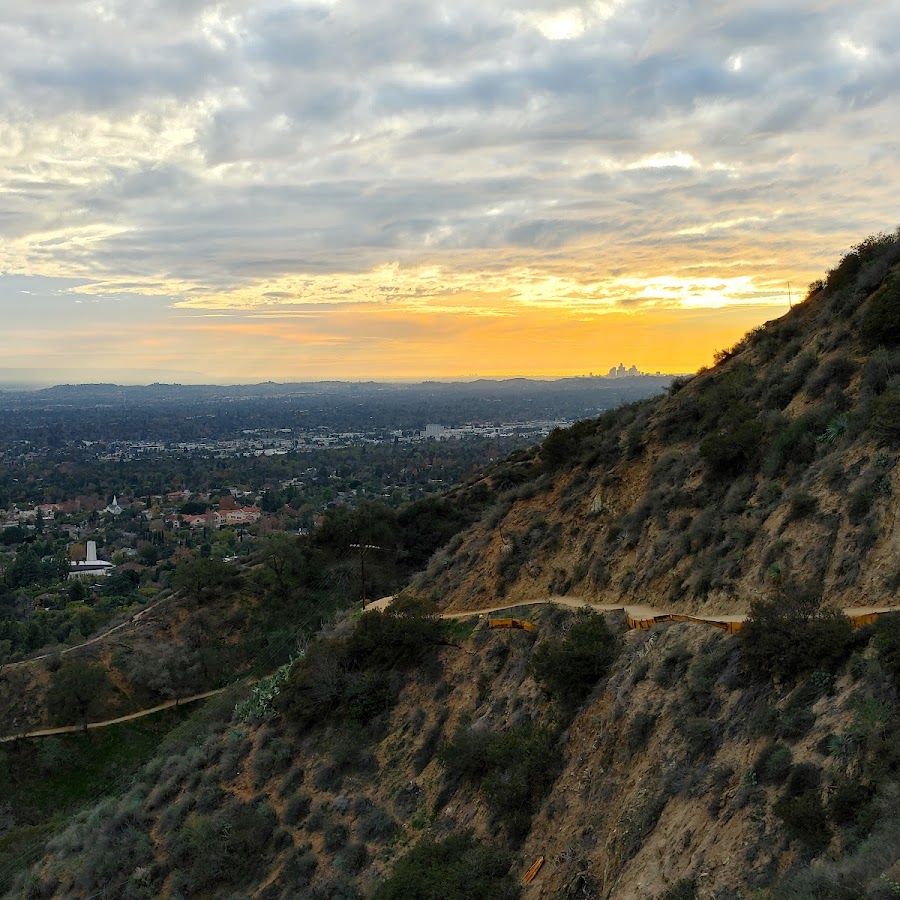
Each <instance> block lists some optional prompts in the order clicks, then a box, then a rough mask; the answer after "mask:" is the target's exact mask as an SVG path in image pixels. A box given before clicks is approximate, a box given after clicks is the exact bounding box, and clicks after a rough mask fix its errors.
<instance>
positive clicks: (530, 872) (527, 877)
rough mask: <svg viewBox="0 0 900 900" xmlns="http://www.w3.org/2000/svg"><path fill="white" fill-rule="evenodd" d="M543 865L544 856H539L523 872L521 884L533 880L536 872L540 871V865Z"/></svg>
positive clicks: (529, 882)
mask: <svg viewBox="0 0 900 900" xmlns="http://www.w3.org/2000/svg"><path fill="white" fill-rule="evenodd" d="M542 865H544V857H543V856H539V857H538V858H537V859H536V860H535V861H534V865H533V866H532V867H531V868H530V869H529V870H528V871H527V872H526V873H525V877H524V878H523V879H522V884H531V882H532V881H534V879H535V877H536V876H537V873H538V872H540V871H541V866H542Z"/></svg>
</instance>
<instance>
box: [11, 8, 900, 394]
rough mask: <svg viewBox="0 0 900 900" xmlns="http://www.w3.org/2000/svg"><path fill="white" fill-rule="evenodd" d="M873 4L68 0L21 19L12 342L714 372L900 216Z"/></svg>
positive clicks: (209, 360) (386, 364)
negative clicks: (131, 0) (866, 9)
mask: <svg viewBox="0 0 900 900" xmlns="http://www.w3.org/2000/svg"><path fill="white" fill-rule="evenodd" d="M852 13H853V10H852V9H851V8H850V7H849V6H848V5H847V4H845V3H842V2H837V3H829V4H821V3H818V2H814V0H807V2H803V3H798V4H793V5H792V6H791V7H790V8H778V9H776V8H771V9H758V8H757V7H756V6H755V5H753V4H749V3H742V2H738V3H720V4H712V5H710V6H709V7H704V8H698V9H693V8H677V7H672V8H667V9H660V8H658V7H657V6H656V5H654V4H651V3H646V2H641V0H628V2H626V0H609V2H587V3H577V4H572V5H570V6H565V5H560V4H557V3H543V2H538V3H533V4H527V5H526V6H521V5H513V6H506V5H504V4H488V5H485V4H474V3H472V4H469V3H463V4H462V5H459V4H457V5H455V6H454V7H453V8H452V9H450V8H443V7H440V6H434V7H432V6H429V5H416V4H413V5H410V6H403V7H400V6H394V5H392V4H387V5H381V6H379V5H376V6H374V7H373V6H372V5H371V4H369V5H366V4H356V3H352V2H346V3H337V2H325V0H323V2H310V3H295V2H282V0H267V2H264V3H255V4H250V3H247V2H242V0H228V2H225V3H217V4H211V3H206V2H202V0H198V2H196V3H190V4H173V3H170V2H162V0H161V2H160V3H158V4H156V5H154V6H153V7H152V10H151V9H149V8H148V9H137V8H133V7H126V6H123V5H120V4H118V3H116V2H113V0H109V2H104V3H101V4H99V5H94V6H88V5H85V4H71V5H68V6H67V7H66V8H64V9H61V8H59V6H58V5H55V4H52V3H49V2H46V0H40V2H36V3H35V4H33V5H32V6H31V7H30V8H29V11H28V13H27V14H26V13H24V12H23V13H21V14H18V15H17V14H10V15H9V16H7V22H6V23H5V25H4V26H3V27H4V29H5V31H6V36H7V41H6V44H7V46H8V47H9V53H8V54H7V58H6V59H5V60H4V62H3V63H2V64H0V72H2V73H3V75H4V77H3V79H0V96H2V97H3V101H4V109H5V111H6V112H5V114H4V117H3V119H2V120H0V185H2V189H3V192H4V198H5V202H6V209H5V212H4V215H3V216H2V217H0V234H2V235H3V238H4V240H3V242H2V244H0V305H2V308H3V310H4V313H5V321H4V332H3V338H2V340H0V348H2V350H3V354H4V363H5V365H6V366H7V367H9V368H12V369H19V370H26V371H27V370H34V369H37V370H46V369H48V368H57V369H64V370H67V371H68V370H71V371H75V372H76V373H81V374H80V378H79V380H82V381H92V380H98V379H107V380H117V379H120V378H121V377H122V376H123V374H124V375H125V376H126V377H128V376H127V373H129V372H146V373H150V374H151V375H156V376H162V377H171V379H172V380H177V378H176V377H175V376H178V375H179V374H181V375H183V374H185V373H186V374H187V375H188V376H189V377H191V378H196V379H197V380H199V381H202V382H213V383H226V382H227V383H241V382H251V381H255V380H268V379H271V380H299V381H303V380H330V379H343V380H356V379H376V380H377V379H428V378H438V377H439V378H458V377H464V376H465V377H468V376H471V375H472V374H473V373H477V374H478V375H479V376H483V377H499V376H501V375H506V376H508V375H510V374H515V375H528V376H537V377H548V376H550V375H553V376H556V377H564V376H569V375H578V374H587V373H588V372H590V371H595V372H597V371H598V370H602V369H603V368H604V367H608V366H610V365H615V364H617V363H618V362H619V361H620V360H622V359H628V360H629V362H630V363H634V364H635V365H637V366H638V367H639V368H640V369H642V370H644V371H652V372H655V371H676V372H692V371H696V370H697V369H698V368H700V367H702V366H704V365H708V364H709V363H710V362H711V360H712V357H713V354H714V352H715V351H717V350H721V349H724V348H726V347H728V346H731V345H732V344H734V343H735V342H736V341H737V340H739V339H740V338H741V336H742V335H743V334H745V333H746V332H747V331H749V330H751V329H753V328H755V327H757V326H759V325H761V324H763V323H764V322H766V321H769V320H771V319H774V318H778V317H779V316H781V315H783V314H784V313H785V312H786V311H787V310H788V308H789V307H790V305H791V303H796V302H799V301H801V300H802V299H803V297H804V296H805V294H806V291H807V285H808V284H809V283H810V282H811V281H813V280H815V279H817V278H820V277H822V276H823V275H824V274H825V273H826V272H827V271H828V269H829V268H831V267H832V266H834V265H835V264H836V263H837V261H838V260H839V259H840V257H841V255H842V254H843V253H845V252H847V251H848V250H849V249H850V248H851V247H852V245H853V244H854V243H855V242H856V241H858V240H859V236H860V235H861V234H866V233H874V232H880V231H885V230H887V231H891V230H892V229H893V228H894V226H895V223H896V220H897V219H898V214H897V210H898V209H900V203H898V199H900V198H898V192H897V189H896V185H897V184H898V178H897V168H898V163H897V153H896V147H897V142H896V140H895V137H894V135H893V134H892V132H891V130H890V128H888V127H886V126H885V122H890V121H894V120H895V118H894V116H893V114H892V113H891V112H890V110H891V109H892V108H894V107H895V106H896V100H895V93H894V91H893V89H892V85H893V84H894V79H895V74H896V68H897V64H896V49H895V48H894V47H893V46H892V44H891V43H890V41H888V40H887V39H886V37H885V36H886V35H890V34H891V33H895V32H896V29H897V27H898V25H900V21H898V12H897V11H896V10H892V9H890V8H887V7H884V8H879V9H874V10H872V11H871V14H870V15H867V16H865V17H862V16H856V15H852ZM848 16H850V17H851V18H849V19H848ZM848 23H849V24H848ZM63 35H70V36H72V37H71V38H64V37H62V36H63ZM40 60H44V61H43V62H41V61H40ZM150 380H159V379H158V378H151V379H150Z"/></svg>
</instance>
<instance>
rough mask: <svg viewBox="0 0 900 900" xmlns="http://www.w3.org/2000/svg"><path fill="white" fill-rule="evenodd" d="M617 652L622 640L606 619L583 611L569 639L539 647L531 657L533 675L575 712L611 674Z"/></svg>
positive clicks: (555, 698) (569, 634) (549, 642)
mask: <svg viewBox="0 0 900 900" xmlns="http://www.w3.org/2000/svg"><path fill="white" fill-rule="evenodd" d="M617 651H618V641H617V640H616V638H615V636H614V635H613V634H612V633H611V632H610V630H609V628H608V627H607V625H606V620H605V619H604V618H603V617H602V616H598V615H596V614H595V613H592V612H586V613H581V612H580V613H579V614H578V615H577V616H576V618H575V620H574V622H573V623H572V626H571V628H570V629H569V632H568V634H567V635H566V636H565V637H563V638H561V639H558V640H546V641H543V642H542V643H541V644H539V645H538V647H537V648H536V649H535V651H534V654H533V655H532V658H531V665H530V669H531V674H532V675H533V676H534V677H535V679H536V680H537V681H539V682H540V683H541V685H542V686H543V688H544V690H546V691H547V693H548V694H550V696H551V697H553V698H554V700H556V702H557V703H559V704H560V705H561V706H563V707H564V708H566V709H569V710H572V709H575V708H577V707H578V706H580V705H581V703H582V702H583V701H584V699H585V698H586V697H587V696H588V694H590V692H591V691H592V690H593V688H594V685H596V684H597V682H598V681H599V680H600V679H601V678H602V677H603V676H604V675H605V674H606V673H607V671H608V670H609V667H610V665H612V663H613V661H614V660H615V658H616V653H617Z"/></svg>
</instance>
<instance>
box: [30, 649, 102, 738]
mask: <svg viewBox="0 0 900 900" xmlns="http://www.w3.org/2000/svg"><path fill="white" fill-rule="evenodd" d="M110 686H111V682H110V680H109V676H108V675H107V674H106V669H104V668H103V666H101V665H97V664H92V663H89V662H87V661H86V660H83V659H71V658H69V659H67V660H66V661H65V662H64V663H63V664H62V665H61V666H60V667H59V669H58V670H57V671H56V672H55V673H54V674H53V676H52V678H51V681H50V689H49V690H48V691H47V698H46V701H45V702H46V705H47V711H48V712H49V713H50V717H51V718H52V719H53V720H54V721H55V722H57V723H58V724H61V725H70V724H73V722H72V720H73V719H74V720H75V721H76V722H79V723H81V725H82V727H83V728H84V730H85V731H87V725H88V719H89V718H90V716H91V715H92V714H94V713H96V712H97V711H98V710H99V709H100V708H101V707H102V705H103V697H104V694H105V692H106V690H107V689H108V688H109V687H110Z"/></svg>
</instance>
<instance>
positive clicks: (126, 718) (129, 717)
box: [0, 688, 228, 744]
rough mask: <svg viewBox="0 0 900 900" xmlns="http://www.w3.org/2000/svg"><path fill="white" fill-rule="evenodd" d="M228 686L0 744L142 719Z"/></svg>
mask: <svg viewBox="0 0 900 900" xmlns="http://www.w3.org/2000/svg"><path fill="white" fill-rule="evenodd" d="M226 690H228V688H216V689H215V690H214V691H205V692H204V693H202V694H193V695H192V696H190V697H176V698H175V699H174V700H166V702H165V703H160V704H159V706H153V707H151V708H150V709H139V710H138V711H137V712H133V713H129V714H128V715H127V716H119V717H118V718H117V719H106V720H105V721H103V722H88V723H87V726H84V725H61V726H60V727H59V728H42V729H40V730H39V731H29V732H26V733H25V734H11V735H9V736H8V737H2V738H0V744H7V743H9V742H10V741H18V740H21V739H23V738H33V737H50V736H51V735H54V734H75V733H76V732H78V731H84V730H85V728H87V730H88V731H90V730H91V729H93V728H106V727H107V726H109V725H118V724H119V723H120V722H132V721H134V720H135V719H142V718H143V717H144V716H152V715H153V714H154V713H158V712H162V711H163V710H164V709H171V708H172V707H173V706H185V705H186V704H188V703H194V702H196V701H197V700H206V698H207V697H215V695H216V694H221V693H222V692H223V691H226Z"/></svg>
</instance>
